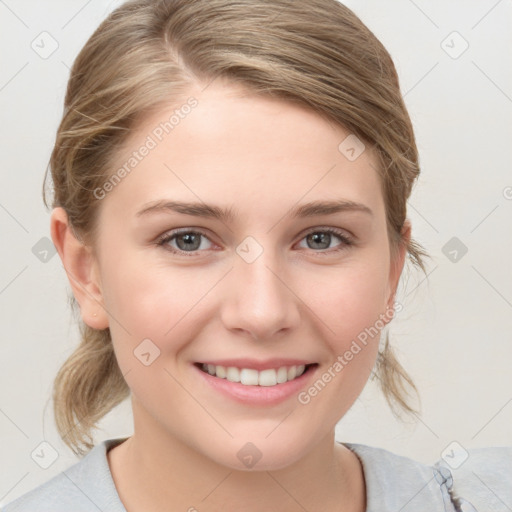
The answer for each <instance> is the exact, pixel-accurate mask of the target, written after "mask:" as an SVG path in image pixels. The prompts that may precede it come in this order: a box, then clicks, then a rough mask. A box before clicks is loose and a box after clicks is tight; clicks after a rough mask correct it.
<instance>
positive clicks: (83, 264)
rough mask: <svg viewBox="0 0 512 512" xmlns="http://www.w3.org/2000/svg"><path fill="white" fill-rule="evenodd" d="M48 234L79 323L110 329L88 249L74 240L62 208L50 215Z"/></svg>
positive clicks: (95, 269) (91, 254)
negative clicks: (77, 309)
mask: <svg viewBox="0 0 512 512" xmlns="http://www.w3.org/2000/svg"><path fill="white" fill-rule="evenodd" d="M50 232H51V237H52V240H53V243H54V245H55V247H56V249H57V251H58V253H59V256H60V259H61V261H62V265H63V266H64V270H65V271H66V274H67V276H68V279H69V283H70V285H71V289H72V291H73V295H74V296H75V299H76V300H77V302H78V304H79V305H80V313H81V316H82V320H83V321H84V322H85V323H86V324H87V325H88V326H89V327H92V328H94V329H106V328H107V327H108V325H109V322H108V316H107V313H106V311H105V308H104V304H103V295H102V292H101V283H100V279H99V272H98V268H97V262H96V261H95V258H94V255H93V253H92V250H91V247H89V246H87V245H86V244H85V243H83V242H82V241H81V240H79V239H78V238H77V236H76V235H75V233H74V232H73V229H72V227H71V225H70V223H69V219H68V215H67V213H66V211H65V210H64V209H63V208H61V207H57V208H54V210H53V211H52V215H51V220H50Z"/></svg>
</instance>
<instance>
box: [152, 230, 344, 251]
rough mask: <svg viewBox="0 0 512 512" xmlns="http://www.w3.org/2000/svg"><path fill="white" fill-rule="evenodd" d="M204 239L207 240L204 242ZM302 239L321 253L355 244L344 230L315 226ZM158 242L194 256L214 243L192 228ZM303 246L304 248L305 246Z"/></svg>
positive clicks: (173, 249) (169, 235)
mask: <svg viewBox="0 0 512 512" xmlns="http://www.w3.org/2000/svg"><path fill="white" fill-rule="evenodd" d="M335 238H337V239H338V240H340V242H341V243H340V244H338V245H337V246H335V247H334V248H332V247H331V243H332V242H333V240H334V239H335ZM204 240H206V241H207V242H206V243H203V241H204ZM302 240H305V241H306V244H308V247H306V248H309V249H312V250H313V251H314V252H318V253H321V254H323V253H328V254H332V253H335V252H338V251H342V250H344V249H346V248H347V247H349V246H351V245H353V241H352V239H351V238H350V237H349V236H348V235H347V234H346V233H345V232H344V231H341V230H338V229H334V228H315V230H312V231H310V232H309V233H307V234H306V236H304V237H303V238H302V239H301V242H302ZM156 243H157V245H158V246H160V247H164V248H165V249H166V250H168V251H171V252H172V253H175V254H182V255H186V256H194V255H196V254H197V253H198V252H199V251H201V250H207V249H210V248H211V245H212V242H211V241H210V239H209V238H208V237H207V235H206V234H205V233H203V232H202V231H196V230H191V229H190V228H186V229H181V230H175V231H171V232H168V233H165V234H164V235H162V236H161V237H160V238H159V239H158V240H157V242H156ZM209 244H210V245H209ZM301 247H302V248H304V246H301ZM187 253H188V254H187Z"/></svg>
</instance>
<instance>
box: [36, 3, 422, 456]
mask: <svg viewBox="0 0 512 512" xmlns="http://www.w3.org/2000/svg"><path fill="white" fill-rule="evenodd" d="M219 77H220V78H223V79H227V80H228V81H229V82H231V83H233V84H235V83H236V84H240V85H243V86H245V87H246V88H247V90H248V91H250V92H251V93H254V94H259V95H269V96H271V97H274V98H279V99H281V100H283V101H290V102H294V103H296V104H298V105H301V106H303V107H306V108H308V109H310V110H312V111H314V112H316V113H317V114H319V115H321V116H323V117H324V118H326V119H328V120H330V121H331V122H334V123H336V124H337V125H341V126H342V127H344V128H345V129H347V130H349V131H350V132H351V133H353V134H355V135H356V136H357V137H358V138H359V139H360V140H362V141H364V143H365V145H368V146H369V147H371V148H372V149H373V150H374V151H375V154H376V155H377V160H378V163H379V165H378V169H376V170H377V171H378V173H379V175H380V182H381V187H382V193H383V196H384V201H385V206H386V222H387V230H388V236H389V240H390V247H391V252H392V255H394V254H396V251H397V250H398V249H399V248H400V247H402V248H403V246H404V245H405V246H406V250H407V254H408V256H409V259H410V262H411V263H412V264H413V265H414V266H416V267H419V268H420V269H421V270H422V271H423V272H424V273H426V270H425V264H424V261H423V258H424V257H427V256H428V255H427V253H426V252H425V251H424V249H423V248H422V246H421V245H420V244H418V243H417V242H416V241H414V240H413V239H412V238H411V239H410V240H408V239H406V238H405V237H403V235H402V228H403V225H404V221H405V219H406V213H407V212H406V209H407V208H406V207H407V205H406V203H407V199H408V198H409V196H410V194H411V190H412V186H413V184H414V182H415V180H416V179H417V177H418V175H419V172H420V168H419V161H418V160H419V157H418V151H417V147H416V142H415V136H414V132H413V127H412V123H411V120H410V118H409V115H408V112H407V109H406V107H405V104H404V101H403V98H402V95H401V93H400V86H399V80H398V75H397V72H396V69H395V66H394V64H393V61H392V59H391V56H390V55H389V53H388V52H387V50H386V49H385V48H384V46H383V45H382V44H381V43H380V41H379V40H378V39H377V38H376V37H375V35H374V34H373V33H372V32H371V31H370V30H369V29H368V28H367V27H366V26H365V25H364V24H363V23H362V21H361V20H360V19H359V18H358V17H357V16H356V15H355V14H354V13H353V12H352V11H351V10H350V9H348V8H347V7H346V6H344V5H342V4H341V3H339V2H338V1H336V0H136V1H134V0H131V1H128V2H125V3H124V4H122V5H121V6H120V7H118V8H117V9H115V10H114V11H113V12H112V13H111V14H110V15H109V16H108V17H107V18H106V19H105V20H104V21H103V22H102V23H101V24H100V26H99V27H98V28H97V29H96V31H95V32H94V33H93V34H92V36H91V37H90V38H89V40H88V41H87V43H86V44H85V46H84V47H83V49H82V50H81V51H80V53H79V54H78V56H77V58H76V60H75V61H74V64H73V67H72V69H71V73H70V78H69V82H68V86H67V91H66V97H65V103H64V113H63V118H62V120H61V123H60V125H59V128H58V131H57V135H56V141H55V145H54V148H53V151H52V153H51V157H50V162H49V168H48V169H47V171H46V175H45V180H44V184H43V200H44V204H45V205H46V207H47V208H48V202H47V198H46V193H45V185H46V182H47V179H48V171H49V170H51V177H52V182H53V183H52V188H53V190H52V192H53V204H52V207H54V208H55V207H62V208H63V209H64V210H65V211H66V212H67V215H68V219H69V223H70V225H71V227H72V229H73V231H74V233H75V235H76V236H77V238H79V239H80V240H82V241H83V243H86V244H90V245H91V246H93V245H94V240H95V234H96V232H95V229H96V227H97V221H98V215H99V213H98V212H99V203H100V201H98V200H97V198H96V197H95V195H94V194H93V191H94V190H97V189H98V187H101V186H102V185H103V184H104V183H105V181H106V179H107V177H108V176H107V174H108V172H109V171H112V162H113V161H114V159H115V157H116V155H117V154H118V151H119V149H120V148H121V147H122V145H123V144H126V142H127V141H128V138H129V136H130V134H131V131H132V130H133V128H134V127H136V126H137V122H138V121H139V120H140V119H142V118H144V116H147V115H148V114H149V113H151V112H153V111H156V110H157V109H158V107H159V106H162V105H168V104H169V102H170V101H177V100H178V99H179V98H183V97H185V95H186V93H187V91H190V88H191V86H192V85H194V84H196V85H197V84H205V85H206V84H208V83H210V82H211V81H213V80H215V79H216V78H219ZM70 301H71V304H72V307H73V311H74V313H75V314H76V313H77V309H78V308H77V301H76V299H75V298H74V297H73V296H72V295H71V296H70ZM77 321H78V322H79V327H80V337H81V341H80V343H79V346H78V347H77V348H76V350H75V351H74V352H73V353H72V354H71V355H70V357H69V358H68V359H67V360H66V361H65V363H64V364H63V366H62V367H61V368H60V370H59V372H58V374H57V376H56V378H55V381H54V385H53V400H54V417H55V421H56V425H57V429H58V432H59V435H60V436H61V438H62V439H63V441H64V442H65V443H66V444H67V445H68V446H69V447H70V448H71V449H72V450H73V452H74V453H76V454H80V455H83V454H84V453H85V452H86V451H88V450H90V449H91V448H92V447H93V446H94V444H93V439H92V437H91V434H90V432H91V430H92V429H93V428H95V427H96V425H97V423H98V421H99V420H100V419H101V418H102V417H104V416H105V415H106V414H107V413H108V412H109V411H110V410H111V409H113V408H114V407H115V406H116V405H118V404H119V403H121V402H122V401H123V400H125V399H126V398H127V397H128V396H129V395H130V389H129V387H128V385H127V384H126V382H125V380H124V377H123V375H122V374H121V371H120V369H119V366H118V364H117V360H116V357H115V354H114V349H113V345H112V339H111V335H110V330H109V329H108V328H106V329H103V330H97V329H93V328H91V327H89V326H88V325H86V324H85V323H84V322H83V321H82V320H81V319H80V318H79V315H77ZM381 341H382V340H381ZM375 375H376V376H377V377H378V378H379V382H380V385H381V387H382V390H383V392H384V395H385V397H386V399H387V401H388V403H389V405H390V406H391V409H392V411H393V413H394V414H395V415H397V416H398V415H399V410H401V411H402V412H406V413H411V414H415V413H416V410H415V409H414V408H413V407H412V406H411V405H410V404H409V398H411V396H412V395H415V396H418V393H417V389H416V387H415V385H414V383H413V381H412V380H411V378H410V377H409V376H408V374H407V373H406V371H405V370H404V368H403V367H402V366H401V365H400V363H399V362H398V360H397V359H396V357H395V355H394V353H393V351H392V349H391V347H390V345H389V335H387V336H386V339H385V343H383V344H382V346H381V348H380V350H379V355H378V357H377V361H376V367H375ZM83 447H85V450H84V449H83Z"/></svg>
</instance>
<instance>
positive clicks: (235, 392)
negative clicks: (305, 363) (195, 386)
mask: <svg viewBox="0 0 512 512" xmlns="http://www.w3.org/2000/svg"><path fill="white" fill-rule="evenodd" d="M192 366H193V367H194V369H195V370H196V371H197V372H198V373H199V374H200V375H201V377H202V378H203V379H204V380H205V381H206V383H207V384H208V385H209V386H211V387H212V388H213V389H215V390H216V391H218V392H220V393H222V394H223V395H225V396H228V397H229V398H231V399H233V400H235V401H237V402H240V403H242V404H245V405H263V406H268V405H275V404H279V403H281V402H284V401H285V400H287V399H289V398H290V397H292V396H296V395H297V394H298V393H299V392H300V391H301V389H303V388H304V387H305V385H306V384H307V382H308V381H309V380H310V379H311V378H312V377H313V375H314V374H315V372H316V369H317V368H318V365H315V366H311V367H309V368H308V371H306V372H304V373H303V374H302V375H301V376H300V377H297V378H296V379H293V380H290V381H288V382H283V383H282V384H276V385H275V386H246V385H245V384H241V383H240V382H231V381H229V380H227V379H221V378H219V377H215V376H213V375H210V374H209V373H206V372H203V371H202V370H201V369H199V368H198V367H197V366H196V365H192Z"/></svg>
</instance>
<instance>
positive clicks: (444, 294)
mask: <svg viewBox="0 0 512 512" xmlns="http://www.w3.org/2000/svg"><path fill="white" fill-rule="evenodd" d="M120 3H121V2H119V1H116V2H109V1H107V0H89V1H84V0H65V1H64V0H60V1H57V0H52V1H47V2H36V1H27V0H21V1H14V0H0V45H1V67H0V105H1V113H2V123H1V124H0V132H1V140H2V153H1V158H2V166H1V173H2V174H1V181H0V183H1V187H0V233H1V237H2V244H1V247H2V253H1V267H0V269H1V270H0V312H1V313H0V314H1V319H2V335H3V339H2V343H1V356H0V361H1V375H2V381H1V386H0V433H1V449H2V456H1V462H0V464H1V469H0V474H1V475H2V477H1V481H0V505H1V504H2V503H7V502H9V501H11V500H13V499H14V498H16V497H17V496H19V495H21V494H23V493H24V492H26V491H28V490H30V489H32V488H33V487H35V486H36V485H38V484H40V483H42V482H44V481H46V480H48V479H49V478H50V477H52V476H53V475H55V474H57V473H58V472H60V471H62V470H63V469H66V468H67V467H69V465H71V464H72V463H74V462H76V461H77V460H78V459H77V458H76V457H75V456H74V455H73V454H72V453H71V451H70V450H69V449H68V448H67V447H66V446H65V445H64V443H63V442H62V441H61V440H60V438H59V437H58V435H57V432H56V428H55V425H54V422H53V416H52V402H51V387H52V380H53V378H54V376H55V374H56V372H57V370H58V368H59V367H60V365H61V364H62V363H63V361H64V360H65V359H66V358H67V356H68V355H69V354H70V353H71V352H72V350H73V348H74V347H75V346H76V344H77V342H78V336H77V331H76V329H75V326H74V325H73V322H72V319H71V316H70V309H69V307H68V304H67V290H68V282H67V279H66V276H65V273H64V269H63V267H62V265H61V262H60V260H59V257H58V255H55V256H53V257H50V256H51V253H49V254H48V255H47V258H48V260H47V261H46V262H44V261H41V260H40V259H39V258H38V257H37V256H36V254H34V252H33V248H34V246H36V249H35V250H34V251H35V252H36V253H38V254H39V257H43V256H44V252H43V251H44V245H43V246H39V245H36V244H37V243H39V244H41V243H42V244H44V242H40V240H41V238H43V237H49V212H47V211H46V210H45V209H44V207H43V204H42V200H41V185H42V178H43V174H44V170H45V168H46V165H47V162H48V158H49V156H50V152H51V148H52V143H53V140H54V137H55V132H56V129H57V126H58V123H59V121H60V117H61V113H62V104H63V99H64V92H65V86H66V81H67V78H68V73H69V67H70V66H71V64H72V62H73V60H74V57H75V56H76V54H77V53H78V51H79V50H80V48H81V47H82V46H83V44H84V43H85V42H86V40H87V38H88V37H89V35H90V34H91V33H92V31H93V30H94V29H95V28H96V26H97V25H98V24H99V22H100V21H101V20H102V19H103V18H104V17H105V16H106V15H107V13H108V12H109V11H110V10H111V9H112V8H113V7H114V6H117V5H119V4H120ZM346 3H347V5H349V7H351V8H352V9H353V10H354V11H355V12H356V14H358V15H359V16H360V17H361V19H362V20H363V22H365V23H366V24H367V25H368V26H369V27H370V29H371V30H373V31H374V33H375V34H376V35H377V37H378V38H379V39H380V40H381V41H382V42H383V43H384V45H385V46H386V47H387V49H388V50H389V51H390V53H391V55H392V57H393V59H394V61H395V63H396V66H397V69H398V73H399V76H400V80H401V87H402V90H403V93H404V94H405V101H406V104H407V106H408V108H409V111H410V114H411V117H412V120H413V123H414V126H415V130H416V135H417V139H418V144H419V149H420V155H421V165H422V176H421V179H420V182H419V183H418V185H417V186H416V188H415V190H414V193H413V196H412V198H411V200H410V203H409V217H410V218H411V220H412V223H413V235H414V236H415V237H416V238H417V239H418V240H419V241H420V242H421V243H422V244H423V245H424V246H425V247H426V248H427V250H428V251H429V252H430V254H431V255H432V258H433V259H432V261H431V262H430V263H429V277H428V279H427V280H423V278H422V276H421V275H420V274H418V273H417V272H416V271H410V272H406V273H405V274H404V276H403V281H402V286H401V287H400V293H399V296H398V300H399V301H400V302H401V303H402V304H403V305H404V310H403V311H402V312H401V313H400V314H399V315H398V316H397V318H396V319H395V320H394V321H393V323H392V324H391V327H390V328H389V332H390V334H391V337H392V339H393V340H394V344H395V346H396V347H397V350H398V352H399V355H400V357H401V361H402V362H403V364H404V365H405V366H406V368H407V369H408V371H409V372H410V374H411V375H412V376H413V378H414V380H415V382H416V384H417V386H418V388H419V390H420V393H421V397H422V404H423V414H422V416H421V417H420V418H419V419H418V420H417V421H415V422H412V421H409V422H408V423H400V422H398V421H396V420H395V419H394V418H393V416H392V415H391V413H390V412H389V410H388V408H387V406H386V404H385V402H384V400H383V398H382V396H381V395H380V393H379V391H378V389H377V387H376V384H375V383H372V382H370V383H369V384H368V386H367V388H366V389H365V391H364V392H363V394H362V395H361V397H360V398H359V399H358V400H357V402H356V403H355V405H354V407H353V408H352V409H351V411H350V412H349V413H348V414H347V415H346V416H345V418H344V419H343V420H342V421H341V422H340V424H339V427H338V431H337V435H338V438H339V439H340V440H343V441H347V442H348V441H351V442H359V443H366V444H370V445H376V446H380V447H383V448H386V449H389V450H391V451H394V452H396V453H399V454H403V455H407V456H410V457H412V458H416V459H418V460H421V461H423V462H433V461H434V460H437V459H438V458H439V457H441V455H442V454H444V455H445V456H448V457H449V456H451V457H452V458H453V459H454V460H455V459H457V460H462V458H463V456H464V448H469V447H475V446H491V445H493V446H499V445H511V444H512V377H511V372H510V363H511V360H512V334H511V333H512V273H511V271H510V262H511V261H512V170H511V169H512V167H511V163H512V153H511V151H510V149H511V145H512V66H510V55H511V52H510V50H511V48H512V44H511V43H512V33H511V31H510V30H509V28H510V26H511V21H512V3H511V2H510V0H500V1H496V0H481V1H476V0H473V1H462V0H460V1H451V2H446V1H442V0H436V1H430V2H427V1H426V0H422V1H420V0H416V1H415V2H413V1H412V0H396V1H392V2H391V1H388V2H383V1H382V0H368V1H364V0H350V1H348V2H346ZM44 31H46V32H48V34H50V35H51V36H48V35H44V34H43V35H41V33H42V32H44ZM454 31H455V32H457V33H458V34H453V32H454ZM52 39H53V40H55V41H56V42H57V44H58V48H57V49H56V50H55V51H54V53H52V54H51V55H49V56H46V55H43V56H44V57H47V58H42V56H41V55H40V54H41V53H44V52H49V51H50V50H51V49H52V44H55V43H53V42H52ZM466 44H467V45H469V46H468V48H467V49H466V50H465V51H464V52H463V53H461V51H462V50H463V49H464V47H465V46H466ZM31 45H33V46H34V47H35V48H38V51H39V54H38V53H37V52H36V51H35V50H34V49H33V48H32V46H31ZM459 53H461V54H460V55H459ZM453 237H456V238H457V239H458V241H457V240H456V241H455V242H453V241H452V242H451V243H455V244H458V246H451V245H448V246H446V244H447V243H448V242H449V241H450V240H451V239H452V238H453ZM460 244H464V245H465V246H466V247H467V253H466V254H465V255H463V256H461V255H462V252H461V250H460V247H461V245H460ZM443 248H444V249H443ZM454 249H455V250H456V251H457V261H455V262H454V261H451V259H453V258H454V257H455V253H453V252H451V254H450V251H453V250H454ZM445 253H446V255H445ZM450 258H451V259H450ZM131 432H132V419H131V412H130V403H129V401H127V402H125V403H124V404H123V405H121V406H120V407H118V408H117V409H116V410H115V411H113V412H112V413H111V414H110V415H109V416H108V417H106V418H105V419H104V421H102V423H101V429H100V430H99V431H97V435H96V442H100V441H102V440H103V439H106V438H110V437H120V436H125V435H130V434H131ZM454 441H455V442H456V443H457V444H452V443H453V442H454ZM42 442H47V443H49V444H50V445H51V446H52V447H53V449H54V450H55V451H56V453H55V455H56V456H57V458H56V460H55V462H54V463H53V464H51V465H50V466H49V467H48V468H47V469H43V468H42V467H40V465H39V464H37V463H36V462H35V460H37V457H36V456H34V459H33V458H32V457H31V454H32V453H33V452H34V450H36V452H38V450H39V452H38V453H40V450H41V447H40V443H42ZM38 447H39V448H38ZM45 450H46V453H47V454H48V453H51V449H50V448H48V447H46V449H45ZM39 462H40V463H41V461H39ZM49 462H50V459H47V463H49Z"/></svg>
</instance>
